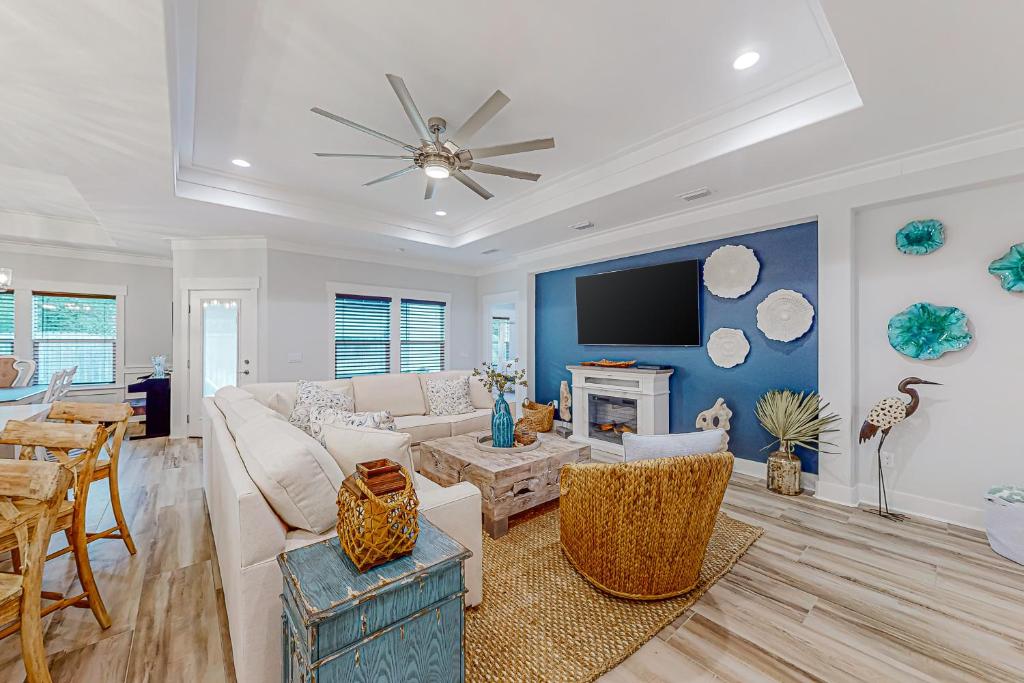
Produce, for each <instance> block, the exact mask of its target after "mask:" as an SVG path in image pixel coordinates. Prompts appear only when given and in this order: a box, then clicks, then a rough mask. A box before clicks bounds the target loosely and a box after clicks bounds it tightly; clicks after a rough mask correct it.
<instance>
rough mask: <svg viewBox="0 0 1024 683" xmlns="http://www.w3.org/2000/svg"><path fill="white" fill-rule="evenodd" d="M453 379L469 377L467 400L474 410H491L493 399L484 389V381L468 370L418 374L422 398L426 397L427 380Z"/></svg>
mask: <svg viewBox="0 0 1024 683" xmlns="http://www.w3.org/2000/svg"><path fill="white" fill-rule="evenodd" d="M454 377H469V400H470V402H472V404H473V407H474V408H477V409H479V408H488V409H490V408H493V407H494V398H493V397H492V396H491V393H490V392H489V391H487V389H485V388H484V381H483V379H482V378H480V377H473V375H472V372H471V371H470V370H442V371H441V372H423V373H420V375H419V378H420V384H421V385H422V387H423V396H424V397H426V395H427V380H431V379H452V378H454Z"/></svg>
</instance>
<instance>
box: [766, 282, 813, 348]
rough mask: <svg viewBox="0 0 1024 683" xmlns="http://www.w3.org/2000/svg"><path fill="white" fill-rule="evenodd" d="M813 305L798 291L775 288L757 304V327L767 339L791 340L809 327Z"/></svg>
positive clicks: (802, 334)
mask: <svg viewBox="0 0 1024 683" xmlns="http://www.w3.org/2000/svg"><path fill="white" fill-rule="evenodd" d="M812 322H814V306H812V305H811V302H810V301H808V300H807V299H805V298H804V295H803V294H801V293H800V292H794V291H793V290H792V289H777V290H775V291H774V292H772V293H771V294H769V295H768V296H766V297H765V299H764V301H762V302H761V303H759V304H758V305H757V329H759V330H761V331H762V332H764V336H766V337H768V338H769V339H773V340H775V341H781V342H791V341H793V340H794V339H799V338H800V337H802V336H804V335H805V334H806V333H807V330H809V329H811V323H812Z"/></svg>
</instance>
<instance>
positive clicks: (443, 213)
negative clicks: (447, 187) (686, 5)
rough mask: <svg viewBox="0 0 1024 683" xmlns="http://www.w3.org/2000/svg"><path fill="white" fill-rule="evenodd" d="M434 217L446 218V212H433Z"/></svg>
mask: <svg viewBox="0 0 1024 683" xmlns="http://www.w3.org/2000/svg"><path fill="white" fill-rule="evenodd" d="M434 215H435V216H447V215H448V212H447V211H435V212H434Z"/></svg>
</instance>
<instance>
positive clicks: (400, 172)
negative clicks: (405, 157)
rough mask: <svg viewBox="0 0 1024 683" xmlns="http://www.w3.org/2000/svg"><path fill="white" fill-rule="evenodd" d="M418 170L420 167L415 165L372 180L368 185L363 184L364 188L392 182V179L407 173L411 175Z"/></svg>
mask: <svg viewBox="0 0 1024 683" xmlns="http://www.w3.org/2000/svg"><path fill="white" fill-rule="evenodd" d="M417 168H419V167H418V166H417V165H416V164H413V165H412V166H406V167H405V168H403V169H401V170H399V171H395V172H394V173H388V174H387V175H385V176H381V177H380V178H377V179H376V180H371V181H370V182H368V183H363V187H369V186H370V185H376V184H377V183H383V182H384V181H385V180H391V179H392V178H397V177H399V176H403V175H405V174H406V173H411V172H412V171H415V170H416V169H417Z"/></svg>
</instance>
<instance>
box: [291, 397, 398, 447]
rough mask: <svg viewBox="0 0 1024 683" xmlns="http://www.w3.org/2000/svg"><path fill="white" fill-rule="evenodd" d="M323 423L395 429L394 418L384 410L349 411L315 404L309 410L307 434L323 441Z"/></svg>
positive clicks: (386, 429) (390, 430) (387, 429)
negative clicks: (370, 411) (375, 411)
mask: <svg viewBox="0 0 1024 683" xmlns="http://www.w3.org/2000/svg"><path fill="white" fill-rule="evenodd" d="M324 425H346V426H349V427H369V428H370V429H381V430H385V431H389V432H393V431H395V418H393V417H392V416H391V413H389V412H388V411H386V410H382V411H380V412H377V413H350V412H348V411H344V410H336V409H335V408H332V407H330V406H316V407H315V408H313V409H312V410H310V411H309V435H310V436H312V437H313V438H314V439H318V440H319V441H320V443H323V439H321V438H320V437H321V434H322V432H323V427H324Z"/></svg>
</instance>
